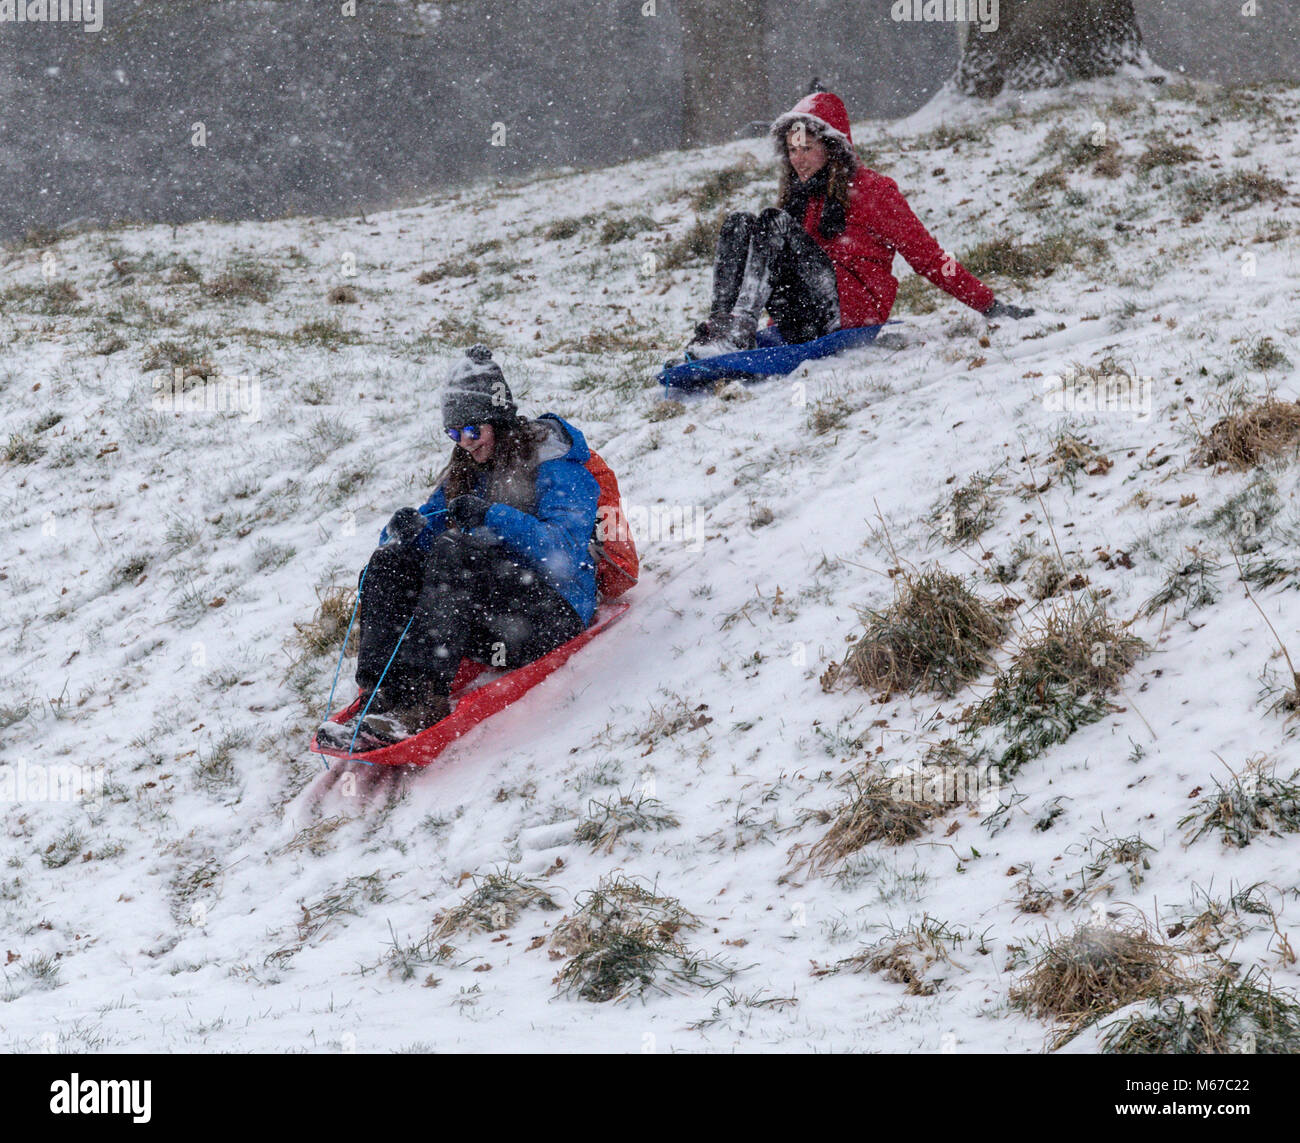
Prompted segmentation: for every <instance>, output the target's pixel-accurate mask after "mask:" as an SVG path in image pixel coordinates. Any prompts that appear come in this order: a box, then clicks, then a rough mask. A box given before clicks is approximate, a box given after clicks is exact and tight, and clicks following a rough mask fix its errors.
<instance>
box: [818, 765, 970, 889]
mask: <svg viewBox="0 0 1300 1143" xmlns="http://www.w3.org/2000/svg"><path fill="white" fill-rule="evenodd" d="M846 781H847V783H848V785H849V787H850V793H849V797H848V799H847V800H846V801H844V802H843V803H841V804H840V805H839V806H838V807H836V808H835V809H833V810H831V811H829V812H826V811H821V812H818V813H816V814H814V815H812V816H814V817H816V818H820V819H821V820H829V821H830V829H828V830H827V831H826V833H825V834H824V835H823V836H822V838H821V839H820V840H819V841H817V842H816V843H815V844H814V845H813V846H812V848H811V849H809V850H808V853H807V855H806V856H805V857H803V858H802V859H800V860H799V861H798V862H797V864H796V866H795V868H803V867H805V866H806V867H807V868H808V869H809V870H811V871H812V872H813V873H824V872H825V871H826V870H827V869H830V868H831V867H832V866H835V865H838V864H839V863H840V862H842V861H843V860H844V859H845V858H846V857H848V856H849V854H851V853H856V852H857V851H858V850H860V849H861V848H862V847H863V846H866V845H870V844H871V843H872V842H875V841H883V842H884V843H885V844H886V845H903V844H904V843H905V842H909V841H914V840H915V839H916V838H918V837H920V836H921V835H922V834H923V833H925V832H926V831H927V830H928V829H929V821H930V819H931V818H932V817H934V816H935V815H936V814H939V813H942V812H943V810H944V808H945V806H944V804H943V803H942V802H931V801H917V800H915V799H914V798H911V797H903V796H900V791H899V784H898V782H897V780H896V779H894V778H892V777H890V776H889V775H887V774H885V773H884V772H883V771H881V770H880V769H879V768H878V767H875V766H873V765H871V764H868V765H867V766H865V767H861V768H859V769H858V770H855V771H852V772H851V773H850V774H849V775H848V777H847V779H846Z"/></svg>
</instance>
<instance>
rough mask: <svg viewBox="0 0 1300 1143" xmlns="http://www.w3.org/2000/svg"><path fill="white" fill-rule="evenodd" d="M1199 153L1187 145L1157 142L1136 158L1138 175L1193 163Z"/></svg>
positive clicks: (1198, 156)
mask: <svg viewBox="0 0 1300 1143" xmlns="http://www.w3.org/2000/svg"><path fill="white" fill-rule="evenodd" d="M1200 157H1201V153H1200V152H1199V151H1198V150H1197V149H1196V148H1195V147H1193V146H1191V145H1189V144H1187V143H1170V142H1168V141H1167V140H1158V141H1156V142H1154V143H1152V144H1151V145H1150V146H1149V147H1147V149H1146V150H1145V151H1143V152H1142V154H1140V155H1139V156H1138V158H1137V170H1138V174H1140V175H1145V174H1147V173H1149V172H1151V171H1153V170H1155V169H1156V168H1157V167H1178V166H1182V164H1183V163H1195V162H1198V161H1199V160H1200Z"/></svg>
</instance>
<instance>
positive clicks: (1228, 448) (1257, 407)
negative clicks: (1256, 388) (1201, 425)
mask: <svg viewBox="0 0 1300 1143" xmlns="http://www.w3.org/2000/svg"><path fill="white" fill-rule="evenodd" d="M1297 445H1300V402H1294V403H1293V402H1290V401H1279V400H1277V399H1276V398H1274V397H1266V398H1265V399H1264V400H1263V401H1260V402H1258V403H1256V404H1254V405H1251V406H1248V407H1247V408H1245V409H1242V410H1241V411H1239V412H1236V413H1230V414H1229V415H1228V416H1225V417H1222V418H1220V419H1219V420H1218V421H1216V422H1215V423H1214V425H1213V426H1211V428H1210V430H1209V432H1207V433H1203V434H1202V435H1201V438H1200V441H1199V443H1198V444H1197V446H1196V448H1195V449H1194V450H1193V452H1192V459H1193V461H1195V462H1196V463H1197V464H1200V465H1201V466H1203V467H1210V466H1212V465H1223V466H1224V467H1226V468H1229V469H1235V470H1237V471H1243V470H1245V469H1248V468H1252V467H1254V466H1255V465H1257V464H1259V463H1260V461H1262V460H1265V459H1267V458H1269V457H1275V456H1280V455H1282V454H1283V453H1287V452H1294V451H1295V450H1296V448H1297Z"/></svg>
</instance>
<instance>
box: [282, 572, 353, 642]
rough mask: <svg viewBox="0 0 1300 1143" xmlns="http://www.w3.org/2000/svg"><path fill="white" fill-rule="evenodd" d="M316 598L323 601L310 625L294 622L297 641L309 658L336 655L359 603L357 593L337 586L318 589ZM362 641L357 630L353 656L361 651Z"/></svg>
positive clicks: (351, 589) (320, 602)
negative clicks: (359, 648)
mask: <svg viewBox="0 0 1300 1143" xmlns="http://www.w3.org/2000/svg"><path fill="white" fill-rule="evenodd" d="M316 598H317V600H318V601H319V606H318V607H317V608H316V614H315V615H313V616H312V617H311V619H310V620H309V621H307V622H306V623H301V622H295V623H294V625H293V627H294V631H295V633H296V634H295V635H294V641H295V642H296V643H297V644H298V646H299V647H301V648H302V649H303V650H304V651H305V652H306V653H307V654H308V655H312V656H316V655H336V654H338V651H339V648H340V647H341V646H342V645H343V637H344V635H346V634H347V630H348V623H349V622H351V619H352V609H353V608H354V607H355V606H356V602H357V593H356V590H355V589H354V588H350V587H336V586H331V587H324V588H317V589H316ZM359 638H360V636H359V635H357V634H356V633H355V630H354V636H353V638H352V639H351V640H350V644H351V646H350V648H349V651H350V653H351V654H353V655H355V654H356V652H357V641H358V640H359Z"/></svg>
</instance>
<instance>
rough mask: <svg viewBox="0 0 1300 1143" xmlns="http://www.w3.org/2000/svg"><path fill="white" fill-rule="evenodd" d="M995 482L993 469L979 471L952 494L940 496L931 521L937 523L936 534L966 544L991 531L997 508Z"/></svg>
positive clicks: (956, 542)
mask: <svg viewBox="0 0 1300 1143" xmlns="http://www.w3.org/2000/svg"><path fill="white" fill-rule="evenodd" d="M994 482H995V477H994V474H993V473H991V472H976V473H973V474H972V475H971V477H970V479H969V480H967V481H966V483H965V484H963V485H961V486H960V487H959V488H958V489H957V490H956V491H955V492H953V493H952V495H951V496H948V497H946V498H945V499H942V500H940V501H939V502H938V504H936V505H935V507H934V509H933V510H932V511H931V513H930V522H931V523H932V524H935V525H937V527H936V528H935V530H934V532H933V533H932V537H933V538H936V539H943V540H945V541H947V542H948V543H950V544H964V543H968V542H969V541H971V540H974V539H977V538H978V537H979V536H980V535H981V534H982V533H983V532H985V531H987V530H988V528H989V527H990V525H991V524H992V523H993V517H994V514H995V513H996V511H997V500H996V498H995V497H994V495H993V492H992V491H991V490H992V488H993V487H994Z"/></svg>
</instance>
